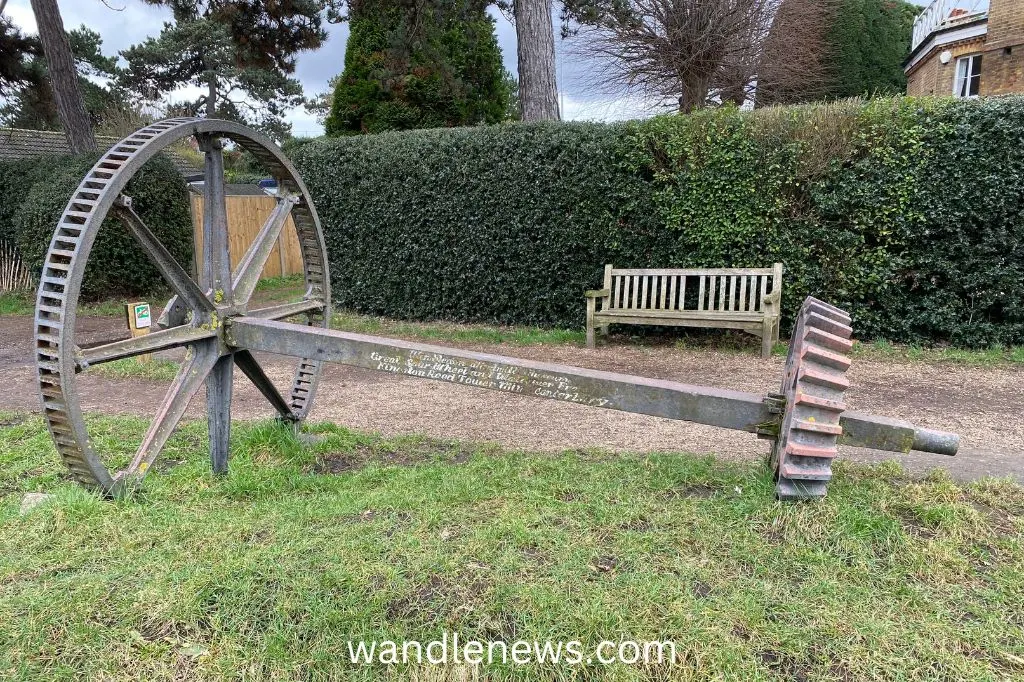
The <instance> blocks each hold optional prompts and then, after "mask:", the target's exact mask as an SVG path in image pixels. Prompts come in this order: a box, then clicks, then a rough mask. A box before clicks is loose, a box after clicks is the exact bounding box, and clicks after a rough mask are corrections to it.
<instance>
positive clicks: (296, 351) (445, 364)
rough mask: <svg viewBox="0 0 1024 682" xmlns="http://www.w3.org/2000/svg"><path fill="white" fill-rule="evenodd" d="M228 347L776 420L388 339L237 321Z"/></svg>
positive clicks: (583, 372)
mask: <svg viewBox="0 0 1024 682" xmlns="http://www.w3.org/2000/svg"><path fill="white" fill-rule="evenodd" d="M226 339H227V342H228V344H229V345H231V346H234V347H236V348H245V349H248V350H250V351H263V352H267V353H279V354H283V355H290V356H293V357H301V358H310V359H312V360H321V361H327V362H340V363H342V364H345V365H351V366H354V367H363V368H365V369H372V370H377V371H381V372H387V373H389V374H396V375H401V376H407V377H413V378H417V379H434V380H437V381H445V382H448V383H454V384H461V385H463V386H469V387H473V388H484V389H491V390H498V391H502V392H505V393H513V394H516V395H521V396H524V397H533V398H548V399H552V400H560V401H564V402H571V403H576V404H578V405H586V406H590V407H602V408H605V409H613V410H622V411H624V412H635V413H637V414H647V415H651V416H652V417H665V418H668V419H685V420H687V421H693V422H697V423H700V424H708V425H710V426H720V427H724V428H727V429H739V430H741V431H749V432H755V431H756V430H757V429H758V427H759V425H760V424H762V423H763V422H765V420H768V419H771V414H770V413H769V412H768V408H767V407H766V405H765V403H764V400H763V399H762V397H761V396H759V395H755V394H752V393H743V392H740V391H729V390H724V389H718V388H709V387H706V386H691V385H688V384H681V383H677V382H674V381H664V380H660V379H647V378H644V377H636V376H629V375H625V374H616V373H613V372H604V371H600V370H593V369H584V368H581V367H570V366H567V365H555V364H551V363H546V362H537V361H534V360H524V359H520V358H510V357H504V356H501V355H491V354H488V353H477V352H474V351H468V350H461V349H456V348H445V347H442V346H430V345H427V344H422V343H416V342H413V341H404V340H400V339H385V338H381V337H376V336H368V335H365V334H355V333H352V332H341V331H335V330H330V329H321V328H317V327H307V326H305V325H298V324H292V323H289V322H279V321H274V320H263V319H254V318H250V317H239V318H235V319H233V320H232V321H231V322H230V324H229V325H228V327H227V332H226Z"/></svg>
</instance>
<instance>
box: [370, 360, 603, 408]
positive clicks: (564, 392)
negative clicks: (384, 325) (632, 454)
mask: <svg viewBox="0 0 1024 682" xmlns="http://www.w3.org/2000/svg"><path fill="white" fill-rule="evenodd" d="M370 359H371V360H372V361H374V362H375V363H377V367H376V369H377V370H379V371H381V372H390V373H391V374H404V375H407V376H411V377H419V378H421V379H437V380H440V381H448V382H451V383H454V384H463V385H465V386H473V387H474V388H488V389H494V390H498V391H506V392H508V393H519V394H524V395H532V396H536V397H538V398H553V399H555V400H565V401H567V402H571V403H579V404H581V405H589V406H591V407H604V406H605V405H607V404H608V402H609V401H608V399H607V398H604V397H594V396H590V395H587V394H586V392H585V391H584V390H583V389H582V388H580V387H579V386H578V385H576V384H575V383H574V382H573V381H572V379H571V378H570V377H567V376H561V375H558V374H550V373H548V372H542V371H538V370H535V369H532V368H529V367H513V366H510V365H503V364H498V363H488V362H475V361H470V360H462V359H460V358H454V357H450V356H447V355H442V354H440V353H431V352H424V351H418V350H410V351H406V352H404V353H401V354H385V353H378V352H373V353H370Z"/></svg>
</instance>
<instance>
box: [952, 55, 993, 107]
mask: <svg viewBox="0 0 1024 682" xmlns="http://www.w3.org/2000/svg"><path fill="white" fill-rule="evenodd" d="M981 57H982V55H981V53H979V54H969V55H964V56H963V57H959V58H957V60H956V70H955V71H954V72H953V96H954V97H961V98H965V99H977V98H978V96H979V95H981V68H980V67H979V69H978V94H977V95H972V94H970V92H971V78H973V76H972V74H973V73H974V64H975V60H981ZM984 64H985V62H984V61H981V65H982V66H984ZM961 65H964V66H965V68H966V69H967V73H966V75H965V76H962V75H961V74H960V70H961V69H960V67H961ZM964 85H966V86H967V94H966V95H962V94H960V93H961V92H963V91H964Z"/></svg>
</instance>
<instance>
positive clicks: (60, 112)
mask: <svg viewBox="0 0 1024 682" xmlns="http://www.w3.org/2000/svg"><path fill="white" fill-rule="evenodd" d="M32 12H33V13H34V14H35V15H36V24H37V25H38V27H39V40H40V42H42V44H43V54H44V56H45V57H46V69H47V72H48V74H49V77H50V88H51V89H52V90H53V101H54V104H55V105H56V106H57V116H58V117H59V118H60V123H61V126H63V127H64V134H65V135H66V136H67V138H68V144H69V145H70V146H71V152H72V153H73V154H85V153H87V152H92V151H96V136H95V135H94V134H93V131H92V122H91V121H90V120H89V113H88V112H87V111H86V110H85V99H84V98H83V97H82V89H81V87H80V86H79V83H78V69H77V68H75V58H74V56H73V55H72V54H71V43H69V42H68V34H67V33H66V32H65V31H64V22H63V21H62V20H61V18H60V10H59V9H58V8H57V0H32Z"/></svg>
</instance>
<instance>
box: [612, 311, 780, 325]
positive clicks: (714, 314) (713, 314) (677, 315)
mask: <svg viewBox="0 0 1024 682" xmlns="http://www.w3.org/2000/svg"><path fill="white" fill-rule="evenodd" d="M614 317H633V318H644V319H648V318H649V319H652V320H657V319H665V320H672V319H682V320H686V319H695V320H699V319H708V320H742V321H746V322H751V321H760V320H761V319H762V315H761V314H760V313H737V312H735V311H734V312H731V313H730V312H724V311H720V310H704V311H701V312H697V311H696V310H676V311H673V312H668V311H666V310H608V311H600V312H597V313H594V319H603V318H614Z"/></svg>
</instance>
